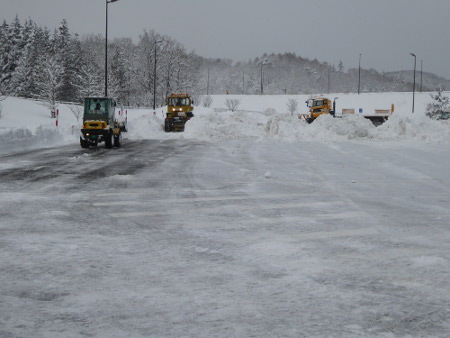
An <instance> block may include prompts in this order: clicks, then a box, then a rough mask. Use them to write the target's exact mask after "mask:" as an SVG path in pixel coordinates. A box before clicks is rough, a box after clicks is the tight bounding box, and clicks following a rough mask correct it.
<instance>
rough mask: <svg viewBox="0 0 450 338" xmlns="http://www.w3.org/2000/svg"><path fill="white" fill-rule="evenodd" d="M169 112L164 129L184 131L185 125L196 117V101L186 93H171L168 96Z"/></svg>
mask: <svg viewBox="0 0 450 338" xmlns="http://www.w3.org/2000/svg"><path fill="white" fill-rule="evenodd" d="M166 103H167V113H166V118H165V120H164V131H166V132H171V131H184V125H185V124H186V122H187V121H189V119H191V118H192V117H194V113H193V110H194V107H193V106H192V105H193V104H194V101H193V100H192V99H191V97H190V96H189V95H187V94H186V93H182V94H175V93H173V94H171V95H169V96H168V97H167V100H166Z"/></svg>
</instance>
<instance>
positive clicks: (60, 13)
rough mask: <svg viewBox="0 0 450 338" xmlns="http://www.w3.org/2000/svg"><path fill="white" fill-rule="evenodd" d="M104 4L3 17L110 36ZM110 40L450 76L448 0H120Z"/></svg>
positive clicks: (50, 0)
mask: <svg viewBox="0 0 450 338" xmlns="http://www.w3.org/2000/svg"><path fill="white" fill-rule="evenodd" d="M105 1H106V0H0V17H1V18H2V19H6V20H7V21H8V22H11V20H12V19H13V18H14V17H15V16H16V14H18V15H19V18H20V19H21V21H22V22H23V21H24V20H25V19H26V18H28V17H30V18H31V19H33V21H35V22H36V23H37V24H39V25H42V26H47V27H48V28H50V29H53V28H55V27H57V26H58V25H59V23H60V22H61V20H62V19H63V18H64V19H66V20H67V21H68V24H69V28H70V30H71V32H77V33H79V34H80V35H83V34H87V33H99V34H104V31H105V7H106V5H105ZM108 7H109V20H110V21H109V22H110V25H109V36H110V37H111V38H113V37H132V38H134V40H135V41H137V39H138V37H139V35H140V34H142V32H143V31H144V29H147V30H151V29H154V30H155V31H156V32H158V33H160V34H163V35H169V36H171V37H172V38H174V39H176V40H177V41H179V42H181V43H182V44H183V45H184V46H185V47H186V48H187V49H188V50H189V51H190V50H194V51H195V52H196V53H197V54H199V55H201V56H205V57H222V58H231V59H233V60H235V61H239V60H247V59H249V58H255V57H258V56H260V55H262V54H263V53H264V52H267V53H271V52H276V53H278V52H279V53H284V52H293V53H296V54H297V55H300V56H303V57H307V58H310V59H314V58H317V59H318V60H319V61H326V62H329V63H330V64H335V65H336V66H337V64H338V63H339V61H340V60H342V61H343V63H344V67H345V69H348V68H351V67H358V60H359V54H362V57H361V66H362V67H364V68H374V69H376V70H378V71H391V70H404V69H413V67H414V58H413V57H412V56H411V55H410V53H411V52H413V53H415V54H416V55H417V70H418V71H419V70H420V61H421V60H423V70H424V71H430V72H433V73H435V74H437V75H441V76H444V77H446V78H450V41H449V39H448V35H449V33H450V1H449V0H308V1H307V0H272V1H270V0H119V1H118V2H115V3H111V4H110V5H108Z"/></svg>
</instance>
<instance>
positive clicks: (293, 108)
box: [286, 99, 298, 115]
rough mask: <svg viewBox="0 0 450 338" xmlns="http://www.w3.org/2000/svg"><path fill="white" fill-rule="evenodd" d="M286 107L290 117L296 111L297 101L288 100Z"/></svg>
mask: <svg viewBox="0 0 450 338" xmlns="http://www.w3.org/2000/svg"><path fill="white" fill-rule="evenodd" d="M286 105H287V108H288V110H289V112H290V113H291V115H293V114H294V113H295V112H296V111H297V109H298V101H297V100H296V99H289V100H288V102H287V103H286Z"/></svg>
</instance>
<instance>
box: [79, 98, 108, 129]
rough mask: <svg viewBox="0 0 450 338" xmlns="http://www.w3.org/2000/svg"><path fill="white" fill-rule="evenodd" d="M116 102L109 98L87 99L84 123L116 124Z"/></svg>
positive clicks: (85, 100)
mask: <svg viewBox="0 0 450 338" xmlns="http://www.w3.org/2000/svg"><path fill="white" fill-rule="evenodd" d="M115 107H116V102H115V101H114V100H113V99H111V98H108V97H87V98H85V99H84V114H83V123H84V122H86V121H106V122H107V123H108V124H109V125H113V123H114V114H115Z"/></svg>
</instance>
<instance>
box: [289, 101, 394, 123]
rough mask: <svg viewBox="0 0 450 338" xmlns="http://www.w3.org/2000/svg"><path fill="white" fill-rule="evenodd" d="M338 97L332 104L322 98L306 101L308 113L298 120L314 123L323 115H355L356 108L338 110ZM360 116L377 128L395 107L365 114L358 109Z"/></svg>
mask: <svg viewBox="0 0 450 338" xmlns="http://www.w3.org/2000/svg"><path fill="white" fill-rule="evenodd" d="M336 100H337V97H336V98H335V99H334V100H333V102H331V100H330V99H328V98H326V97H322V96H318V97H312V98H310V99H309V100H308V101H306V105H307V107H308V112H307V113H303V114H299V116H298V118H299V119H302V120H305V121H306V122H307V123H312V122H313V121H314V120H315V119H316V118H318V117H319V116H320V115H322V114H327V115H328V114H329V115H332V116H333V117H345V116H349V115H354V114H355V111H357V110H356V109H354V108H343V109H342V110H341V111H337V110H336ZM358 112H359V114H358V115H361V116H362V117H364V118H366V119H368V120H370V121H372V123H373V124H374V125H375V126H379V125H380V124H383V123H384V122H385V121H386V120H387V119H388V118H389V117H390V116H391V115H392V113H393V112H394V105H393V104H392V105H391V108H390V109H374V110H373V111H369V112H364V110H363V109H362V108H360V109H358Z"/></svg>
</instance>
